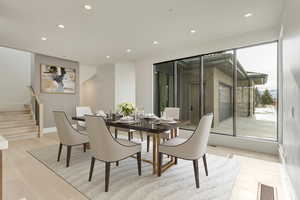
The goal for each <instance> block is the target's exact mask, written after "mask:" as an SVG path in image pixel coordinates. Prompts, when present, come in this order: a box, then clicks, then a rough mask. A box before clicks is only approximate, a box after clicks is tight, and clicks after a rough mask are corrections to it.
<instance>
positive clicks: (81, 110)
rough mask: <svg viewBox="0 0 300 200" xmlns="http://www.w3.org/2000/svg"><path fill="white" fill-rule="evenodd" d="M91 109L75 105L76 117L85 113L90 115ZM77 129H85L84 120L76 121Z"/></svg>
mask: <svg viewBox="0 0 300 200" xmlns="http://www.w3.org/2000/svg"><path fill="white" fill-rule="evenodd" d="M92 114H93V112H92V109H91V107H89V106H77V107H76V117H84V116H85V115H92ZM77 124H78V129H80V130H84V129H86V126H85V122H84V121H77Z"/></svg>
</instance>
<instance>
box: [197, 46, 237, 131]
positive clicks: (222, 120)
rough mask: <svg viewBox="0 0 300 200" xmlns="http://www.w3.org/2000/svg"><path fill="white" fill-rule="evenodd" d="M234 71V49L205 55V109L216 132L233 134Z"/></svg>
mask: <svg viewBox="0 0 300 200" xmlns="http://www.w3.org/2000/svg"><path fill="white" fill-rule="evenodd" d="M233 71H234V54H233V51H226V52H222V53H216V54H209V55H205V56H203V103H204V108H203V109H204V114H207V113H213V114H214V120H213V125H212V132H215V133H221V134H228V135H233V84H234V81H233Z"/></svg>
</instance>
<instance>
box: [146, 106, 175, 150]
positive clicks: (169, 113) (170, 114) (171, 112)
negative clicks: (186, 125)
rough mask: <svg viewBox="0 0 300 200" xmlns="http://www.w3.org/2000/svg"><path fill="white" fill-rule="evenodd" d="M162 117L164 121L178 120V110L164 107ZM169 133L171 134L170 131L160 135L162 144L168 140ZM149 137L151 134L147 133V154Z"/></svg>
mask: <svg viewBox="0 0 300 200" xmlns="http://www.w3.org/2000/svg"><path fill="white" fill-rule="evenodd" d="M162 117H163V118H166V119H173V120H179V118H180V108H176V107H165V109H164V112H163V116H162ZM170 133H171V131H166V132H164V133H161V134H160V137H161V138H162V139H163V141H164V142H165V141H166V140H168V139H169V138H170ZM150 136H151V134H150V133H148V134H147V152H149V146H150Z"/></svg>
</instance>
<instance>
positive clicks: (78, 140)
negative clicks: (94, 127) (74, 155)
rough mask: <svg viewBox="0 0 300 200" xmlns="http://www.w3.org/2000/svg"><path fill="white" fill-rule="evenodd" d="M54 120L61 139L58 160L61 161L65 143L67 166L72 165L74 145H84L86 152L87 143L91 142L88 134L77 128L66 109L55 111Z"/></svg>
mask: <svg viewBox="0 0 300 200" xmlns="http://www.w3.org/2000/svg"><path fill="white" fill-rule="evenodd" d="M53 114H54V120H55V123H56V128H57V133H58V138H59V140H60V143H59V150H58V157H57V162H59V161H60V155H61V151H62V147H63V145H65V146H67V163H66V167H69V166H70V159H71V150H72V146H76V145H83V150H84V152H86V148H87V144H88V143H89V140H88V137H87V135H86V134H83V133H81V132H79V131H78V130H76V129H75V128H74V127H73V126H72V124H71V123H70V121H69V120H68V117H67V115H66V113H65V112H64V111H53Z"/></svg>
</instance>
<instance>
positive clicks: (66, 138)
mask: <svg viewBox="0 0 300 200" xmlns="http://www.w3.org/2000/svg"><path fill="white" fill-rule="evenodd" d="M53 114H54V120H55V124H56V128H57V134H58V137H59V140H60V142H61V143H62V144H65V145H73V144H76V143H78V138H77V137H76V136H77V135H75V134H74V129H73V127H72V125H71V123H70V121H69V120H68V118H67V115H66V113H65V112H64V111H53Z"/></svg>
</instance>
